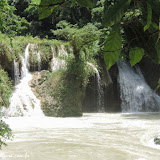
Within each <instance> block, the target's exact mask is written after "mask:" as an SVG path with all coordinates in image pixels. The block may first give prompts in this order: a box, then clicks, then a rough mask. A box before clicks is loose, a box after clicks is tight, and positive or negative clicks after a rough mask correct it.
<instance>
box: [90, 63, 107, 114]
mask: <svg viewBox="0 0 160 160" xmlns="http://www.w3.org/2000/svg"><path fill="white" fill-rule="evenodd" d="M87 64H88V65H89V66H91V67H92V68H93V70H94V71H95V73H96V79H97V92H98V96H97V108H98V112H104V111H105V109H104V92H103V88H102V86H101V77H100V75H99V72H98V70H97V68H96V67H95V66H94V65H93V64H92V63H89V62H87Z"/></svg>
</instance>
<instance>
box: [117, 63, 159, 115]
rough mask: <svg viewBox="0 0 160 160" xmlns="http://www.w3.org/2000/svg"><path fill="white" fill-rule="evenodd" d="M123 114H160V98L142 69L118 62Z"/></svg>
mask: <svg viewBox="0 0 160 160" xmlns="http://www.w3.org/2000/svg"><path fill="white" fill-rule="evenodd" d="M118 69H119V83H120V92H121V100H122V104H121V108H122V112H158V111H160V97H159V96H158V95H157V94H155V93H154V92H153V90H152V89H151V88H150V87H149V86H148V84H147V83H146V81H145V79H144V77H143V75H142V73H141V71H140V68H139V67H138V66H136V67H135V68H132V67H131V66H130V65H129V64H128V63H125V62H122V61H120V62H118Z"/></svg>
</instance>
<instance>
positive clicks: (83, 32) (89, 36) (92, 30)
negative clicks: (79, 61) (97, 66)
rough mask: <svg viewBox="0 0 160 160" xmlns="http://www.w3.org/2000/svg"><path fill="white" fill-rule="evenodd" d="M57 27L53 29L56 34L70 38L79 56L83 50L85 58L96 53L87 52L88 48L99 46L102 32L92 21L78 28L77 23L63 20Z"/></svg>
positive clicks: (63, 37)
mask: <svg viewBox="0 0 160 160" xmlns="http://www.w3.org/2000/svg"><path fill="white" fill-rule="evenodd" d="M57 28H58V29H57V30H53V33H54V35H56V36H57V37H58V38H59V39H63V40H68V41H69V42H70V44H71V46H72V48H73V52H74V54H75V55H78V56H79V55H80V52H83V53H84V54H85V58H87V57H88V58H89V55H93V54H95V51H94V52H93V51H92V52H87V51H88V49H92V48H96V47H99V46H97V45H98V42H99V37H100V35H101V32H100V31H99V30H98V28H97V27H96V26H94V25H93V24H91V23H88V24H87V25H86V26H84V27H83V28H78V26H77V25H72V24H70V23H67V22H66V21H61V22H60V23H58V24H57ZM96 51H97V50H96Z"/></svg>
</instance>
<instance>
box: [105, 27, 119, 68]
mask: <svg viewBox="0 0 160 160" xmlns="http://www.w3.org/2000/svg"><path fill="white" fill-rule="evenodd" d="M121 48H122V37H121V35H120V31H119V29H118V28H113V30H112V32H111V33H110V35H109V36H108V38H107V39H106V41H105V44H104V60H105V63H106V66H107V69H108V70H109V69H110V68H111V66H112V65H113V64H115V62H116V61H117V60H118V58H119V56H120V53H121Z"/></svg>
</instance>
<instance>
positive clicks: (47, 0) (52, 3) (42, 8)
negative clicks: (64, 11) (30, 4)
mask: <svg viewBox="0 0 160 160" xmlns="http://www.w3.org/2000/svg"><path fill="white" fill-rule="evenodd" d="M62 2H64V0H41V3H40V5H39V11H38V12H39V19H43V18H46V17H48V16H49V15H51V13H52V12H53V9H54V8H55V7H56V6H57V5H58V4H61V3H62Z"/></svg>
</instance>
